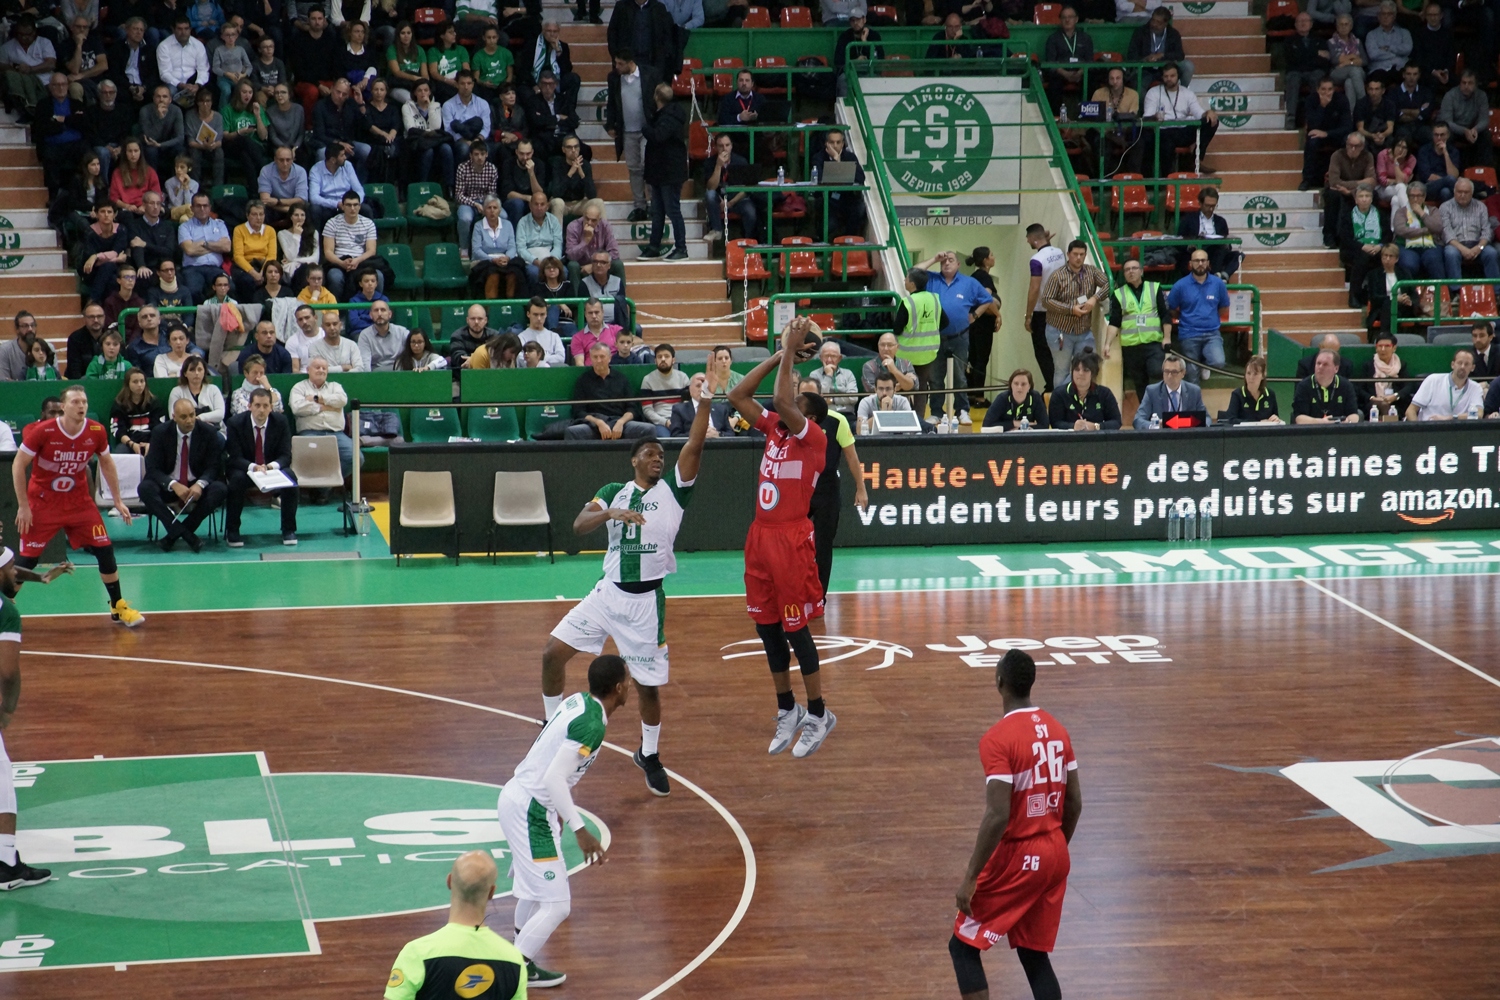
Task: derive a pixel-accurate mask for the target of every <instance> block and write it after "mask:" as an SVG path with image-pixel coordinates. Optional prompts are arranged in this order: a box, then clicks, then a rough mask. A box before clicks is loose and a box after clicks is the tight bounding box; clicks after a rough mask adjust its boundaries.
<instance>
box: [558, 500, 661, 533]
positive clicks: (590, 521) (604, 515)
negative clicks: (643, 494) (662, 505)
mask: <svg viewBox="0 0 1500 1000" xmlns="http://www.w3.org/2000/svg"><path fill="white" fill-rule="evenodd" d="M610 521H625V522H626V523H628V524H645V523H646V515H645V514H642V513H641V512H640V511H638V510H626V509H624V508H623V507H606V506H604V501H603V500H600V499H599V498H598V497H595V498H594V499H592V500H590V501H589V502H588V503H586V504H584V505H583V510H581V511H579V512H578V516H577V517H575V518H573V533H574V534H578V535H587V534H588V533H589V532H591V531H594V530H596V529H598V528H601V527H603V526H604V525H605V524H606V523H608V522H610Z"/></svg>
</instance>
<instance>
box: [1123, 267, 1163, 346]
mask: <svg viewBox="0 0 1500 1000" xmlns="http://www.w3.org/2000/svg"><path fill="white" fill-rule="evenodd" d="M1160 291H1161V285H1159V284H1157V283H1156V282H1154V281H1143V282H1141V290H1140V292H1139V293H1137V292H1136V290H1135V289H1134V288H1131V287H1130V284H1129V283H1128V282H1127V283H1125V284H1123V285H1121V286H1120V287H1119V288H1117V289H1115V301H1116V302H1118V303H1120V346H1121V347H1135V346H1137V345H1138V344H1152V343H1156V342H1157V341H1160V340H1161V317H1160V316H1159V315H1157V312H1156V296H1157V293H1158V292H1160Z"/></svg>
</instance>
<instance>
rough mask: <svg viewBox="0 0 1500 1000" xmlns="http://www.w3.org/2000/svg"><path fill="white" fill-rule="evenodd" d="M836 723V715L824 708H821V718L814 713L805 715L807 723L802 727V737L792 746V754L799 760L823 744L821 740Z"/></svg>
mask: <svg viewBox="0 0 1500 1000" xmlns="http://www.w3.org/2000/svg"><path fill="white" fill-rule="evenodd" d="M838 724H839V720H838V717H837V716H835V715H834V714H833V713H832V712H831V711H829V710H828V709H826V708H825V709H823V717H822V718H821V719H820V718H818V717H817V716H816V715H809V716H808V717H807V725H805V726H803V727H802V738H801V739H799V740H798V741H797V745H796V746H794V747H792V756H793V757H796V758H797V759H798V760H801V759H802V758H803V757H806V756H808V755H809V754H811V753H813V752H814V751H815V750H817V749H818V747H820V746H822V745H823V741H824V740H826V739H827V738H828V734H829V733H831V732H833V727H834V726H836V725H838Z"/></svg>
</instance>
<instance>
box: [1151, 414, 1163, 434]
mask: <svg viewBox="0 0 1500 1000" xmlns="http://www.w3.org/2000/svg"><path fill="white" fill-rule="evenodd" d="M1151 429H1152V430H1153V431H1159V430H1161V414H1160V413H1153V414H1151Z"/></svg>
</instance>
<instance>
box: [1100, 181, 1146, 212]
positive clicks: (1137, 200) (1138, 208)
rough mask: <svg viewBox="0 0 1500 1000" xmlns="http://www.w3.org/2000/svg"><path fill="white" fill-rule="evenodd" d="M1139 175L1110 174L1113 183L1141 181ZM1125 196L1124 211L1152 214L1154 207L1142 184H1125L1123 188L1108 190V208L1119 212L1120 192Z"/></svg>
mask: <svg viewBox="0 0 1500 1000" xmlns="http://www.w3.org/2000/svg"><path fill="white" fill-rule="evenodd" d="M1142 179H1143V178H1142V177H1141V175H1140V174H1112V175H1110V180H1113V181H1138V180H1142ZM1122 191H1123V192H1124V193H1125V195H1124V197H1125V211H1127V212H1153V211H1155V210H1156V206H1155V205H1154V204H1152V203H1151V196H1150V195H1148V194H1147V193H1146V186H1145V185H1144V184H1127V185H1125V186H1123V187H1112V188H1110V189H1109V207H1110V209H1111V210H1112V211H1116V212H1118V211H1119V210H1120V192H1122Z"/></svg>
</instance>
